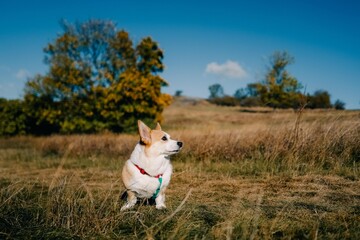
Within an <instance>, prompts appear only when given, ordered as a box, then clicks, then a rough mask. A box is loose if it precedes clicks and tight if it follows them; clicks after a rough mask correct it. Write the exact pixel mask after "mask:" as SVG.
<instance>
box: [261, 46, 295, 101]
mask: <svg viewBox="0 0 360 240" xmlns="http://www.w3.org/2000/svg"><path fill="white" fill-rule="evenodd" d="M269 61H270V68H269V70H268V72H267V74H266V75H265V80H264V81H263V83H258V84H257V85H256V87H257V93H258V94H259V95H260V98H261V101H262V102H263V103H264V104H265V105H267V106H270V107H273V108H288V107H297V105H298V101H299V97H300V93H299V90H300V89H301V88H302V86H301V84H300V83H299V82H298V81H297V79H296V78H295V77H293V76H291V75H290V74H289V72H288V71H287V70H286V67H287V66H288V65H289V64H292V63H294V58H293V57H292V56H291V55H289V54H288V53H287V52H285V51H284V52H274V53H273V55H272V56H270V59H269Z"/></svg>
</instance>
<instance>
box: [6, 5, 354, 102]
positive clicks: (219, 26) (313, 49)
mask: <svg viewBox="0 0 360 240" xmlns="http://www.w3.org/2000/svg"><path fill="white" fill-rule="evenodd" d="M0 9H1V14H0V97H5V98H9V99H13V98H21V96H22V91H23V87H24V83H25V81H26V79H27V78H28V77H31V76H34V75H35V74H37V73H40V74H44V73H46V71H47V66H46V65H44V63H43V58H44V53H43V51H42V49H43V48H44V47H45V46H46V44H47V43H49V42H52V41H54V40H55V39H56V37H57V35H58V34H59V33H61V28H60V25H59V20H60V19H62V18H64V19H67V20H68V21H70V22H75V21H85V20H88V19H90V18H97V19H107V20H113V21H114V22H116V23H117V27H118V28H119V29H125V30H126V31H127V32H129V34H130V36H131V38H132V40H133V41H134V43H137V42H139V41H140V40H141V39H142V38H143V37H146V36H151V37H152V38H153V39H154V40H155V41H157V42H158V43H159V45H160V47H161V48H162V49H163V50H164V52H165V58H164V64H165V65H166V69H165V71H164V72H163V73H162V76H163V77H164V78H165V79H166V80H167V81H168V82H169V83H170V86H169V87H167V88H164V91H165V92H168V93H171V94H173V93H175V91H176V90H182V91H183V94H184V95H187V96H192V97H203V98H206V97H208V96H209V90H208V87H209V85H211V84H214V83H220V84H221V85H222V86H223V87H224V90H225V93H227V94H229V95H232V94H234V93H235V91H236V89H238V88H241V87H245V86H246V84H247V83H249V82H255V81H261V80H262V79H263V77H264V74H265V73H266V70H267V64H268V57H269V56H270V55H271V54H272V53H273V52H274V51H277V50H286V51H288V52H289V53H290V54H291V55H292V56H293V57H295V63H294V64H293V65H290V66H289V67H288V70H289V72H290V73H291V74H292V75H293V76H295V77H296V78H297V79H298V80H299V81H300V82H301V83H302V84H303V85H304V86H306V92H309V93H313V92H314V91H315V90H319V89H323V90H327V91H328V92H329V93H330V94H331V98H332V101H335V100H336V99H340V100H342V101H344V102H345V103H346V108H349V109H360V28H359V26H360V14H359V13H360V1H357V0H338V1H334V0H323V1H320V0H301V1H300V0H299V1H289V0H287V1H285V0H284V1H281V0H272V1H266V0H262V1H261V0H254V1H229V0H223V1H212V0H208V1H194V0H193V1H189V0H183V1H141V0H138V1H120V0H118V1H110V0H101V1H100V0H99V1H95V0H87V1H85V0H82V1H81V0H80V1H77V0H72V1H69V0H63V1H40V0H39V1H37V0H33V1H25V0H24V1H20V0H12V1H1V3H0Z"/></svg>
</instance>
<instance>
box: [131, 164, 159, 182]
mask: <svg viewBox="0 0 360 240" xmlns="http://www.w3.org/2000/svg"><path fill="white" fill-rule="evenodd" d="M134 165H135V167H136V168H137V169H139V171H140V173H141V174H142V175H148V176H150V177H154V178H161V177H162V174H159V175H156V176H151V175H150V174H148V173H147V172H146V171H145V170H144V169H143V168H141V167H139V166H138V165H136V164H135V163H134Z"/></svg>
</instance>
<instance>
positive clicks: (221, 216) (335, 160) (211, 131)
mask: <svg viewBox="0 0 360 240" xmlns="http://www.w3.org/2000/svg"><path fill="white" fill-rule="evenodd" d="M297 120H300V124H296V121H297ZM359 120H360V113H359V112H356V111H355V112H350V111H345V112H335V111H307V112H304V113H302V114H301V115H299V114H296V113H294V112H292V111H275V112H273V111H270V112H269V111H268V110H267V111H264V110H262V109H261V110H256V109H255V110H254V109H251V111H249V110H246V111H244V109H242V108H227V107H222V108H221V107H216V106H212V105H208V104H206V103H202V102H198V101H196V102H190V103H189V102H176V103H175V104H174V105H173V106H171V107H170V108H169V109H167V110H166V112H165V122H164V124H163V129H165V130H166V131H168V132H169V133H170V134H171V135H172V136H173V138H176V139H181V140H182V141H184V143H185V147H184V149H183V150H182V152H181V153H179V154H178V155H176V156H174V157H173V158H172V162H173V165H174V174H173V177H172V180H171V183H170V187H169V189H168V191H167V200H166V203H167V207H168V208H167V210H164V211H158V210H156V209H155V207H154V206H148V205H143V204H139V205H137V206H136V207H135V208H134V209H131V210H129V211H126V212H120V208H121V206H122V204H123V203H124V202H123V200H121V199H120V196H121V194H122V192H123V190H124V188H123V186H122V183H121V180H120V179H121V169H122V166H123V164H124V162H125V160H126V159H127V158H128V157H129V155H130V153H131V151H132V149H133V147H134V145H135V144H136V141H137V140H138V137H137V136H133V135H113V134H104V135H89V136H88V135H77V136H51V137H37V138H35V137H16V138H9V139H0V239H360V230H359V227H358V225H359V223H360V212H359V211H360V192H359V189H360V174H359V173H360V166H359V163H360V150H359V149H360V143H359V141H358V139H360V121H359Z"/></svg>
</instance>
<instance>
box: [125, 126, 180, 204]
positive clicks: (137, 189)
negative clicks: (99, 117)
mask: <svg viewBox="0 0 360 240" xmlns="http://www.w3.org/2000/svg"><path fill="white" fill-rule="evenodd" d="M163 134H164V136H166V137H167V140H166V141H163V140H159V141H154V142H153V143H152V144H151V145H148V146H145V145H142V144H140V143H138V144H137V145H136V146H135V149H134V151H133V152H132V154H131V156H130V159H129V160H127V161H126V162H125V165H124V168H123V182H124V185H125V187H126V189H127V192H128V199H127V202H126V204H125V205H124V206H123V207H122V208H121V210H126V209H129V208H131V207H133V206H134V205H135V204H136V202H137V198H151V197H152V196H153V195H154V193H155V192H156V190H157V189H158V187H159V185H160V183H159V179H158V178H155V177H154V176H157V175H159V174H162V184H161V188H160V192H159V194H158V196H157V197H156V199H155V203H156V208H157V209H162V208H166V206H165V189H166V187H167V186H168V185H169V183H170V179H171V174H172V165H171V162H170V158H169V155H172V154H175V153H177V152H178V151H179V150H180V149H181V146H179V144H178V142H177V141H175V140H171V139H170V136H169V135H168V134H167V133H165V132H163ZM135 164H136V165H138V166H139V167H140V168H142V169H144V170H145V171H146V172H147V173H148V174H149V175H150V176H149V175H146V174H142V173H141V172H140V170H139V169H138V168H137V167H136V166H135ZM129 195H131V196H130V197H129ZM134 196H135V197H134Z"/></svg>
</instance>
